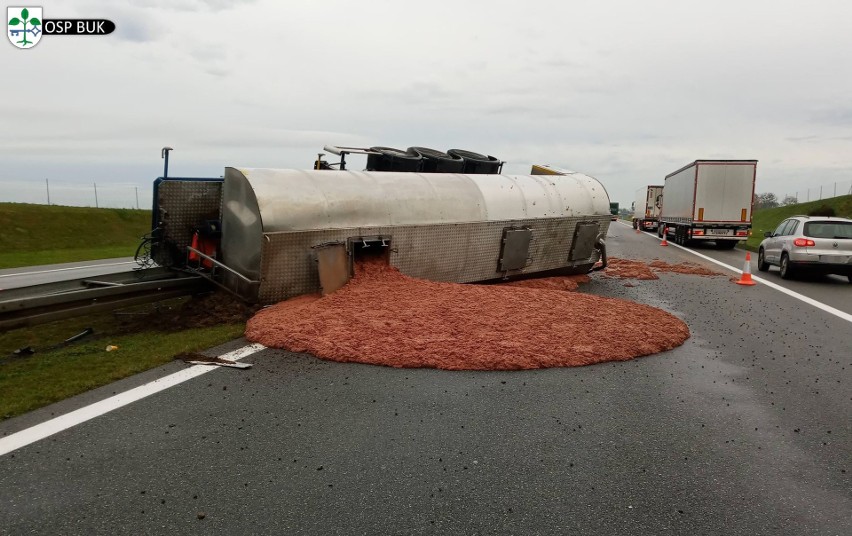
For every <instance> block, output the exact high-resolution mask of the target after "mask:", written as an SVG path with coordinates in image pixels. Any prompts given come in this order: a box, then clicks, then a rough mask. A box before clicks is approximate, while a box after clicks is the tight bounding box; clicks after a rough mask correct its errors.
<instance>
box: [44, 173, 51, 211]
mask: <svg viewBox="0 0 852 536" xmlns="http://www.w3.org/2000/svg"><path fill="white" fill-rule="evenodd" d="M44 185H45V186H46V187H47V206H50V181H48V180H47V179H44Z"/></svg>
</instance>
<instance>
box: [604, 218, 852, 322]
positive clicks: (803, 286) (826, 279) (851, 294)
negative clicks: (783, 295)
mask: <svg viewBox="0 0 852 536" xmlns="http://www.w3.org/2000/svg"><path fill="white" fill-rule="evenodd" d="M619 227H627V228H628V229H630V230H631V232H633V233H634V234H635V230H633V229H632V228H631V227H630V226H629V225H625V224H623V223H620V222H619ZM637 236H646V237H647V238H646V240H647V241H648V242H649V243H650V242H655V243H659V241H660V239H659V238H657V235H656V234H655V233H640V234H638V235H637ZM669 244H670V245H672V243H671V242H669ZM649 247H650V246H649ZM687 249H689V250H691V251H695V252H697V253H700V254H702V255H706V256H708V257H711V258H713V259H716V260H718V261H720V262H723V263H725V264H728V265H730V266H733V267H735V268H737V269H740V270H742V269H743V266H744V264H745V255H746V252H745V250H742V249H739V248H737V249H732V250H718V249H716V248H715V246H714V245H713V244H703V243H697V244H691V245H690V246H689V247H688V248H687ZM749 266H750V268H751V273H752V274H753V275H755V276H758V277H761V278H765V279H766V280H767V281H771V282H772V283H775V284H776V285H780V286H782V287H784V288H787V289H789V290H792V291H793V292H797V293H799V294H802V295H805V296H808V297H809V298H813V299H815V300H817V301H820V302H822V303H825V304H826V305H829V306H831V307H834V308H835V309H839V310H841V311H843V312H845V313H849V314H852V285H850V284H849V280H848V279H847V278H846V277H841V276H838V275H827V276H818V275H816V276H813V275H808V274H803V275H802V276H801V277H799V278H797V279H794V280H786V279H781V274H780V273H779V272H778V267H777V266H771V267H770V268H769V271H768V272H760V271H759V270H758V269H757V253H752V254H751V263H750V265H749Z"/></svg>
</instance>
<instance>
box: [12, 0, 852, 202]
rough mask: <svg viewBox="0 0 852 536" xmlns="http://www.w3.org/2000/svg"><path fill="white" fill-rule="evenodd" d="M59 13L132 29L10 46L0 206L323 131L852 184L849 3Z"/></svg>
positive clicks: (657, 176) (772, 179)
mask: <svg viewBox="0 0 852 536" xmlns="http://www.w3.org/2000/svg"><path fill="white" fill-rule="evenodd" d="M19 4H20V3H19ZM42 7H43V8H44V18H46V19H57V18H108V19H110V20H112V21H113V22H114V23H115V24H116V26H117V30H116V32H115V33H114V34H113V35H111V36H108V37H73V36H53V35H48V36H44V37H43V38H42V40H41V42H40V43H39V44H38V45H37V46H35V47H34V48H33V49H30V50H19V49H17V48H15V47H13V46H12V45H11V43H9V42H6V44H5V46H0V66H2V73H3V74H2V77H3V78H2V79H3V83H2V84H0V117H2V125H3V128H2V129H0V163H2V166H0V201H8V200H20V199H17V198H16V197H15V196H16V194H17V193H18V192H20V191H21V190H22V188H21V184H28V185H32V187H33V188H39V189H43V187H44V181H45V178H48V177H49V178H50V180H51V181H56V182H57V183H59V182H61V181H68V182H79V183H81V184H83V183H91V182H97V183H98V185H99V187H106V185H108V184H110V183H116V184H130V185H134V184H135V185H140V187H142V186H143V185H144V187H147V186H148V185H149V184H150V183H151V181H152V180H153V179H154V178H155V177H157V176H159V175H161V174H162V160H161V159H160V148H161V147H163V146H165V145H169V146H172V147H174V148H175V151H174V152H173V153H172V157H171V162H170V175H172V176H202V177H203V176H219V175H221V174H222V173H223V169H224V167H226V166H243V167H280V168H307V167H310V166H311V163H312V162H313V160H314V158H315V157H316V153H317V152H319V151H321V150H322V147H323V145H326V144H335V145H355V146H372V145H383V146H391V147H399V148H406V147H408V146H413V145H420V146H427V147H433V148H436V149H441V150H447V149H450V148H459V149H468V150H472V151H476V152H481V153H487V154H491V155H494V156H496V157H498V158H500V159H502V160H505V161H506V162H507V164H506V166H505V168H504V171H505V172H508V173H528V172H529V167H530V164H531V163H543V164H552V165H556V166H560V167H566V168H569V169H574V170H577V171H582V172H584V173H586V174H589V175H592V176H594V177H596V178H597V179H599V180H600V181H601V182H602V183H603V184H604V186H606V188H607V190H608V191H609V193H610V197H611V199H612V200H613V201H619V202H621V203H622V205H627V206H629V205H630V202H631V201H632V200H633V193H634V191H635V190H636V189H637V188H639V187H640V186H643V185H647V184H654V183H662V181H663V177H664V176H665V175H666V174H668V173H670V172H672V171H675V170H676V169H678V168H679V167H681V166H683V165H685V164H687V163H689V162H691V161H693V160H696V159H702V158H710V159H715V158H733V159H757V160H759V161H760V162H759V164H758V186H757V190H758V192H766V191H771V192H774V193H776V194H777V195H779V196H783V195H784V194H785V193H793V192H795V191H797V190H798V191H800V192H801V191H803V190H804V189H805V188H806V187H808V186H811V187H813V186H819V185H821V184H826V185H831V184H832V183H833V182H835V181H843V182H845V184H846V186H845V187H846V188H847V189H848V188H849V185H850V184H852V31H850V22H849V21H852V2H849V1H848V0H842V1H832V0H819V1H807V2H806V1H784V0H739V1H729V0H717V1H714V2H707V1H706V0H705V1H700V2H697V1H688V0H680V1H652V0H642V1H635V0H632V1H628V0H622V1H606V0H597V1H577V0H563V1H544V0H542V1H536V0H526V1H518V0H513V1H501V0H489V1H480V0H455V1H452V2H451V1H445V0H431V1H429V2H413V1H406V0H396V1H393V2H391V1H385V0H381V1H376V0H366V1H360V2H355V1H347V0H323V1H321V2H319V1H316V2H314V1H307V0H303V1H299V2H296V1H278V2H275V1H271V0H269V1H267V0H257V1H251V0H244V1H239V0H235V1H229V0H168V1H165V0H164V1H161V0H143V1H134V2H124V1H120V0H115V1H110V2H96V1H91V2H85V1H76V2H67V1H48V0H45V1H44V2H43V3H42ZM39 191H41V190H39ZM142 204H143V205H147V204H149V203H148V202H147V201H143V202H142Z"/></svg>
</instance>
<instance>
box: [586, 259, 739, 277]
mask: <svg viewBox="0 0 852 536" xmlns="http://www.w3.org/2000/svg"><path fill="white" fill-rule="evenodd" d="M660 272H666V273H676V274H685V275H700V276H716V275H723V274H721V273H719V272H715V271H713V270H710V269H709V268H705V267H703V266H701V265H698V264H694V263H691V262H680V263H677V264H669V263H667V262H665V261H661V260H655V261H651V262H649V263H645V262H642V261H633V260H629V259H618V258H614V257H611V258H610V259H609V262H608V265H607V267H606V270H605V271H603V272H600V274H601V275H602V276H603V277H616V278H620V279H641V280H653V279H659V277H658V276H657V274H658V273H660Z"/></svg>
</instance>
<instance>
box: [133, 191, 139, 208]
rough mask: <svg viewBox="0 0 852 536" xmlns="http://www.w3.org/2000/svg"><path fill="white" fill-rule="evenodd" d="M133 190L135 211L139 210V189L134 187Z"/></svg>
mask: <svg viewBox="0 0 852 536" xmlns="http://www.w3.org/2000/svg"><path fill="white" fill-rule="evenodd" d="M133 189H134V190H136V210H139V187H138V186H134V187H133Z"/></svg>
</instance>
